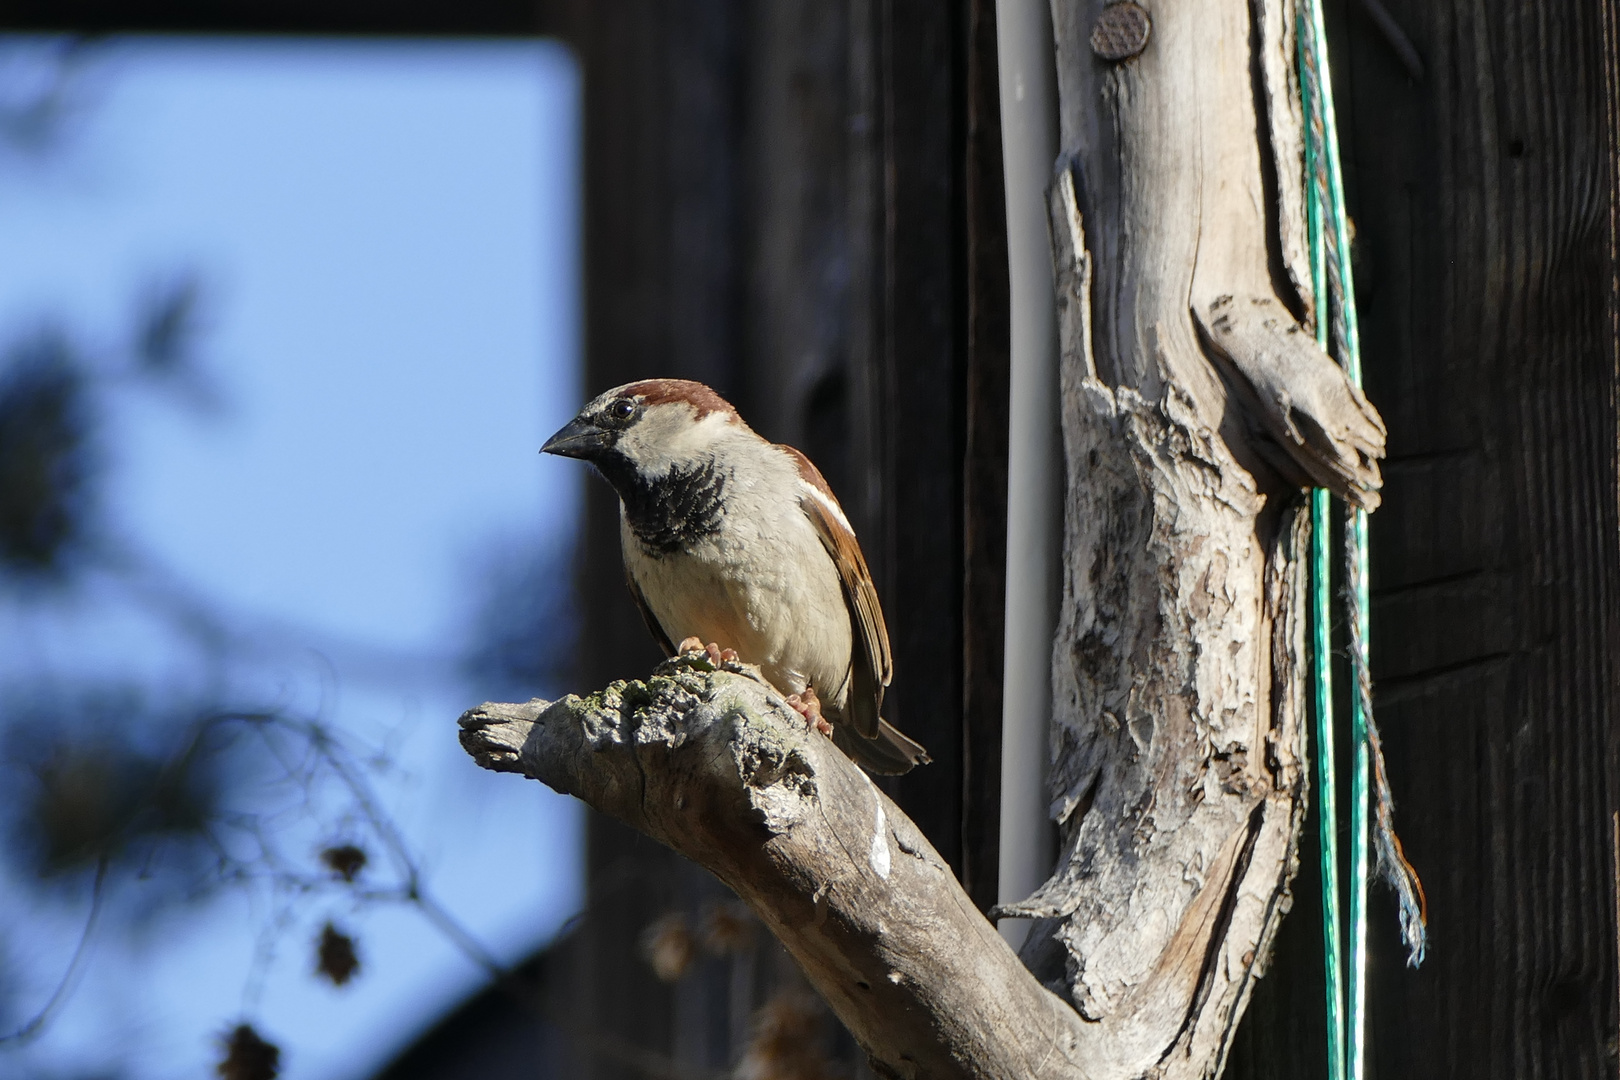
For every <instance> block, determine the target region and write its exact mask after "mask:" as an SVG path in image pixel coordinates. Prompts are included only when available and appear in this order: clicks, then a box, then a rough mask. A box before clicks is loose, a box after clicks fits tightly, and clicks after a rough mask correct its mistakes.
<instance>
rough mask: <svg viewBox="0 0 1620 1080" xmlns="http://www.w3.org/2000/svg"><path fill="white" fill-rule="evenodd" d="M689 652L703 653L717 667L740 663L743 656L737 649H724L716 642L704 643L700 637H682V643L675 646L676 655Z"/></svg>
mask: <svg viewBox="0 0 1620 1080" xmlns="http://www.w3.org/2000/svg"><path fill="white" fill-rule="evenodd" d="M688 653H702V654H704V655H705V656H707V657H708V658H709V663H711V664H713V665H714V666H715V667H725V666H726V665H728V664H740V663H741V662H742V660H741V658H740V657H738V655H737V650H736V649H722V648H721V647H720V646H719V645H717V644H715V643H714V642H712V641H711V642H709V643H708V644H707V645H705V644H703V639H702V638H699V637H689V638H682V639H681V643H680V644H679V645H677V646H676V647H675V655H676V656H686V655H687V654H688Z"/></svg>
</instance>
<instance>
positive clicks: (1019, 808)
mask: <svg viewBox="0 0 1620 1080" xmlns="http://www.w3.org/2000/svg"><path fill="white" fill-rule="evenodd" d="M996 56H997V61H998V64H999V70H1000V78H999V83H1000V88H1001V160H1002V172H1003V177H1004V180H1005V184H1006V192H1007V267H1008V272H1009V277H1010V279H1011V281H1010V285H1011V314H1012V358H1011V386H1010V388H1009V399H1010V400H1009V409H1008V417H1007V427H1008V439H1007V612H1006V615H1007V624H1006V637H1005V639H1004V643H1005V646H1006V652H1005V657H1006V661H1005V668H1004V674H1003V676H1002V689H1001V710H1002V736H1001V847H1000V851H1001V859H1000V865H999V866H998V871H999V876H998V884H997V889H996V893H997V898H998V899H999V900H1000V901H1001V902H1002V903H1008V902H1011V901H1015V900H1022V899H1024V898H1025V897H1027V896H1029V895H1030V894H1031V893H1032V892H1034V891H1035V890H1036V889H1037V888H1038V887H1039V886H1040V885H1041V884H1042V883H1043V882H1044V881H1045V880H1046V877H1047V875H1048V874H1049V873H1050V871H1051V869H1052V868H1051V866H1050V861H1051V850H1052V844H1051V839H1050V837H1051V829H1052V826H1051V822H1050V820H1049V819H1048V816H1047V802H1048V799H1047V793H1046V757H1047V749H1046V748H1047V738H1048V736H1047V729H1048V724H1049V721H1050V717H1051V708H1052V636H1053V633H1054V631H1055V629H1056V625H1057V608H1058V594H1059V589H1060V582H1061V578H1060V577H1059V567H1060V552H1061V549H1062V530H1061V518H1060V507H1061V505H1062V480H1063V472H1062V459H1061V457H1060V456H1059V455H1060V451H1061V445H1060V437H1059V434H1058V343H1057V311H1056V302H1055V296H1054V292H1053V284H1052V251H1051V241H1050V239H1049V237H1048V233H1047V217H1046V187H1047V184H1048V183H1049V182H1050V181H1051V177H1052V166H1053V162H1054V161H1055V160H1056V157H1057V93H1056V87H1055V83H1056V73H1055V65H1056V59H1055V51H1054V45H1053V40H1052V23H1051V15H1050V12H1049V11H1048V9H1047V0H996ZM1028 929H1029V924H1028V922H1027V921H1026V920H1022V919H1017V920H1013V919H1008V920H1003V921H1002V923H1001V932H1002V934H1003V936H1005V937H1006V938H1007V940H1008V941H1010V942H1012V943H1013V944H1014V945H1015V946H1016V945H1018V944H1020V943H1021V942H1022V941H1023V938H1024V936H1025V934H1027V933H1028Z"/></svg>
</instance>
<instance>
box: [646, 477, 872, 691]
mask: <svg viewBox="0 0 1620 1080" xmlns="http://www.w3.org/2000/svg"><path fill="white" fill-rule="evenodd" d="M775 456H776V457H781V458H782V459H783V463H784V464H785V465H786V467H788V468H793V467H794V466H793V464H792V462H791V461H787V460H786V458H785V455H781V454H780V453H779V452H778V453H776V455H775ZM761 464H764V465H766V466H767V467H770V468H774V467H776V465H777V463H776V462H775V461H774V460H767V461H766V462H763V463H761ZM750 471H753V470H750ZM750 481H752V482H750ZM765 487H770V488H773V489H774V490H777V491H781V490H787V491H792V490H794V489H793V487H792V486H790V485H779V484H769V485H767V484H765V483H761V482H760V478H759V477H758V476H753V477H750V476H748V475H746V474H743V473H742V471H741V470H738V472H737V473H735V474H733V475H732V476H731V477H729V478H728V481H727V491H728V500H727V505H726V512H725V514H724V516H723V518H722V519H721V520H720V522H719V523H718V527H717V528H716V529H715V530H713V531H712V532H710V533H709V534H708V535H705V536H703V537H701V538H699V539H696V540H695V541H694V542H692V543H690V544H688V545H685V546H683V547H682V548H681V549H680V550H674V551H667V550H666V551H660V550H658V548H657V547H656V546H652V545H649V544H647V543H644V542H643V541H642V540H641V539H640V538H638V536H637V535H636V532H635V531H634V530H632V529H631V527H630V525H629V523H628V521H626V520H625V518H624V517H623V515H621V519H620V536H621V542H622V545H623V549H624V560H625V567H626V569H628V570H629V572H630V575H631V577H632V578H634V580H635V582H636V585H637V587H639V588H640V589H641V592H642V595H643V597H644V598H645V599H646V602H647V606H648V608H649V609H651V611H652V613H653V615H654V617H655V618H657V620H658V623H659V625H660V626H661V627H663V629H664V632H665V633H666V634H668V635H669V639H670V640H671V641H672V642H679V641H681V640H682V639H683V638H686V637H696V638H699V639H701V640H702V641H704V642H710V641H712V642H715V643H717V644H719V645H720V646H721V647H723V648H732V649H735V650H737V653H738V655H739V656H741V657H742V659H743V660H744V661H745V662H747V663H751V664H757V665H759V667H760V669H761V671H762V672H763V673H764V675H765V677H766V678H767V679H769V680H770V681H771V683H772V684H773V685H775V686H776V687H777V688H778V689H780V690H782V691H783V692H785V693H798V692H800V691H802V690H803V689H804V688H805V686H806V685H812V686H814V687H815V688H816V691H817V693H818V694H819V695H820V696H821V699H822V703H823V706H824V707H825V708H826V710H827V712H828V713H829V714H830V715H833V714H837V713H841V712H842V711H843V705H844V702H845V699H846V698H847V696H848V692H849V688H848V683H849V665H850V649H851V642H852V637H851V627H850V618H849V609H848V606H847V604H846V602H845V599H844V593H843V586H842V585H841V583H840V581H839V578H838V572H837V570H836V568H835V567H834V566H833V562H832V559H831V557H830V556H828V554H827V552H826V549H825V548H824V547H823V546H822V544H821V540H820V538H819V537H818V536H817V535H816V533H815V530H814V528H813V527H812V526H811V524H810V522H809V519H807V518H806V517H805V516H804V513H803V511H802V510H800V509H799V506H798V504H797V502H796V501H791V502H789V503H788V504H787V505H785V506H784V505H782V504H781V500H779V499H778V500H774V501H772V500H767V499H766V498H764V497H763V496H762V492H761V489H762V488H765Z"/></svg>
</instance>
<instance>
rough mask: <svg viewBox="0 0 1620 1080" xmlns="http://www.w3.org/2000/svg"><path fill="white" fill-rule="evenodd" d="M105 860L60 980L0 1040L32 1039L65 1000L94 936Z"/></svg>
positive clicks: (104, 879)
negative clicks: (37, 1006) (37, 1007)
mask: <svg viewBox="0 0 1620 1080" xmlns="http://www.w3.org/2000/svg"><path fill="white" fill-rule="evenodd" d="M107 862H108V859H107V856H105V855H103V856H102V857H101V860H100V861H99V862H98V863H97V864H96V880H95V884H94V885H92V886H91V888H90V913H89V914H88V915H86V916H85V920H84V929H83V930H82V931H80V932H79V943H78V944H77V945H76V946H74V948H73V958H72V959H71V960H69V961H68V966H67V970H66V971H64V972H63V973H62V978H61V981H59V982H58V983H57V984H56V989H55V990H53V991H52V992H51V996H50V997H49V998H48V999H47V1000H46V1002H45V1004H44V1005H43V1006H41V1007H40V1010H39V1011H38V1012H36V1013H35V1014H34V1015H33V1016H32V1017H30V1018H29V1019H28V1020H27V1022H25V1023H24V1024H23V1025H22V1026H21V1027H19V1028H18V1029H17V1030H16V1031H13V1032H11V1033H9V1034H6V1035H0V1043H15V1044H22V1043H26V1042H28V1041H30V1040H31V1039H33V1038H35V1037H36V1036H37V1035H39V1033H40V1032H42V1031H44V1030H45V1025H46V1024H47V1023H49V1021H50V1018H51V1017H52V1016H53V1015H54V1014H55V1012H56V1010H57V1009H58V1008H59V1007H60V1006H61V1004H62V1003H63V1002H64V1001H66V1000H67V997H68V994H69V992H70V991H71V990H72V987H73V982H74V979H75V978H76V977H77V975H78V973H79V967H80V965H81V964H82V963H83V962H84V957H85V954H86V953H88V952H89V951H90V939H91V937H93V936H94V935H95V932H96V921H97V919H99V918H100V917H101V901H102V898H103V897H104V896H105V895H106V884H107Z"/></svg>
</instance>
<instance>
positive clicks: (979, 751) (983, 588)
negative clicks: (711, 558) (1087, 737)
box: [958, 0, 1012, 911]
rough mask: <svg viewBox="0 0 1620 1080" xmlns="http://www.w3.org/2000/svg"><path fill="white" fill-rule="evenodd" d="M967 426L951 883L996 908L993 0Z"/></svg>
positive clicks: (983, 99) (998, 489)
mask: <svg viewBox="0 0 1620 1080" xmlns="http://www.w3.org/2000/svg"><path fill="white" fill-rule="evenodd" d="M967 7H968V11H967V20H968V25H967V58H966V73H965V74H966V80H967V81H966V87H965V95H966V104H967V134H966V146H965V148H964V161H963V178H962V185H963V194H964V204H965V205H964V215H965V225H966V228H967V259H966V266H965V279H966V280H965V282H964V287H965V291H966V302H965V304H964V305H963V307H965V311H964V312H961V313H960V314H965V316H966V319H967V326H966V327H965V337H966V343H965V344H966V350H967V356H966V360H967V375H966V381H967V386H966V389H965V396H966V408H965V411H966V415H965V417H964V423H965V425H966V432H965V439H966V446H965V450H964V457H965V460H964V461H963V466H962V503H963V506H962V515H963V537H962V862H961V865H960V867H959V870H958V872H959V874H960V875H961V878H962V887H963V888H965V889H966V890H967V892H968V895H969V896H971V897H973V902H974V903H976V904H978V905H979V907H980V909H981V910H986V911H988V910H989V908H990V906H991V905H992V904H994V903H995V902H996V879H997V873H998V869H999V866H998V863H999V849H1000V844H999V839H1000V829H1001V679H1002V671H1003V664H1002V660H1003V657H1002V651H1003V645H1004V643H1003V640H1002V636H1003V633H1004V631H1005V625H1006V618H1005V616H1006V612H1005V605H1006V601H1007V403H1008V399H1007V393H1008V379H1009V367H1008V364H1009V363H1010V361H1011V356H1010V352H1011V348H1012V340H1011V334H1012V326H1011V314H1010V311H1009V308H1008V305H1009V303H1010V297H1009V295H1008V289H1009V282H1008V279H1007V205H1006V192H1005V189H1004V187H1003V184H1002V163H1001V105H1000V100H999V98H1000V95H999V92H998V89H997V85H998V75H997V66H996V18H995V4H994V2H993V0H970V2H969V3H968V5H967Z"/></svg>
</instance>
